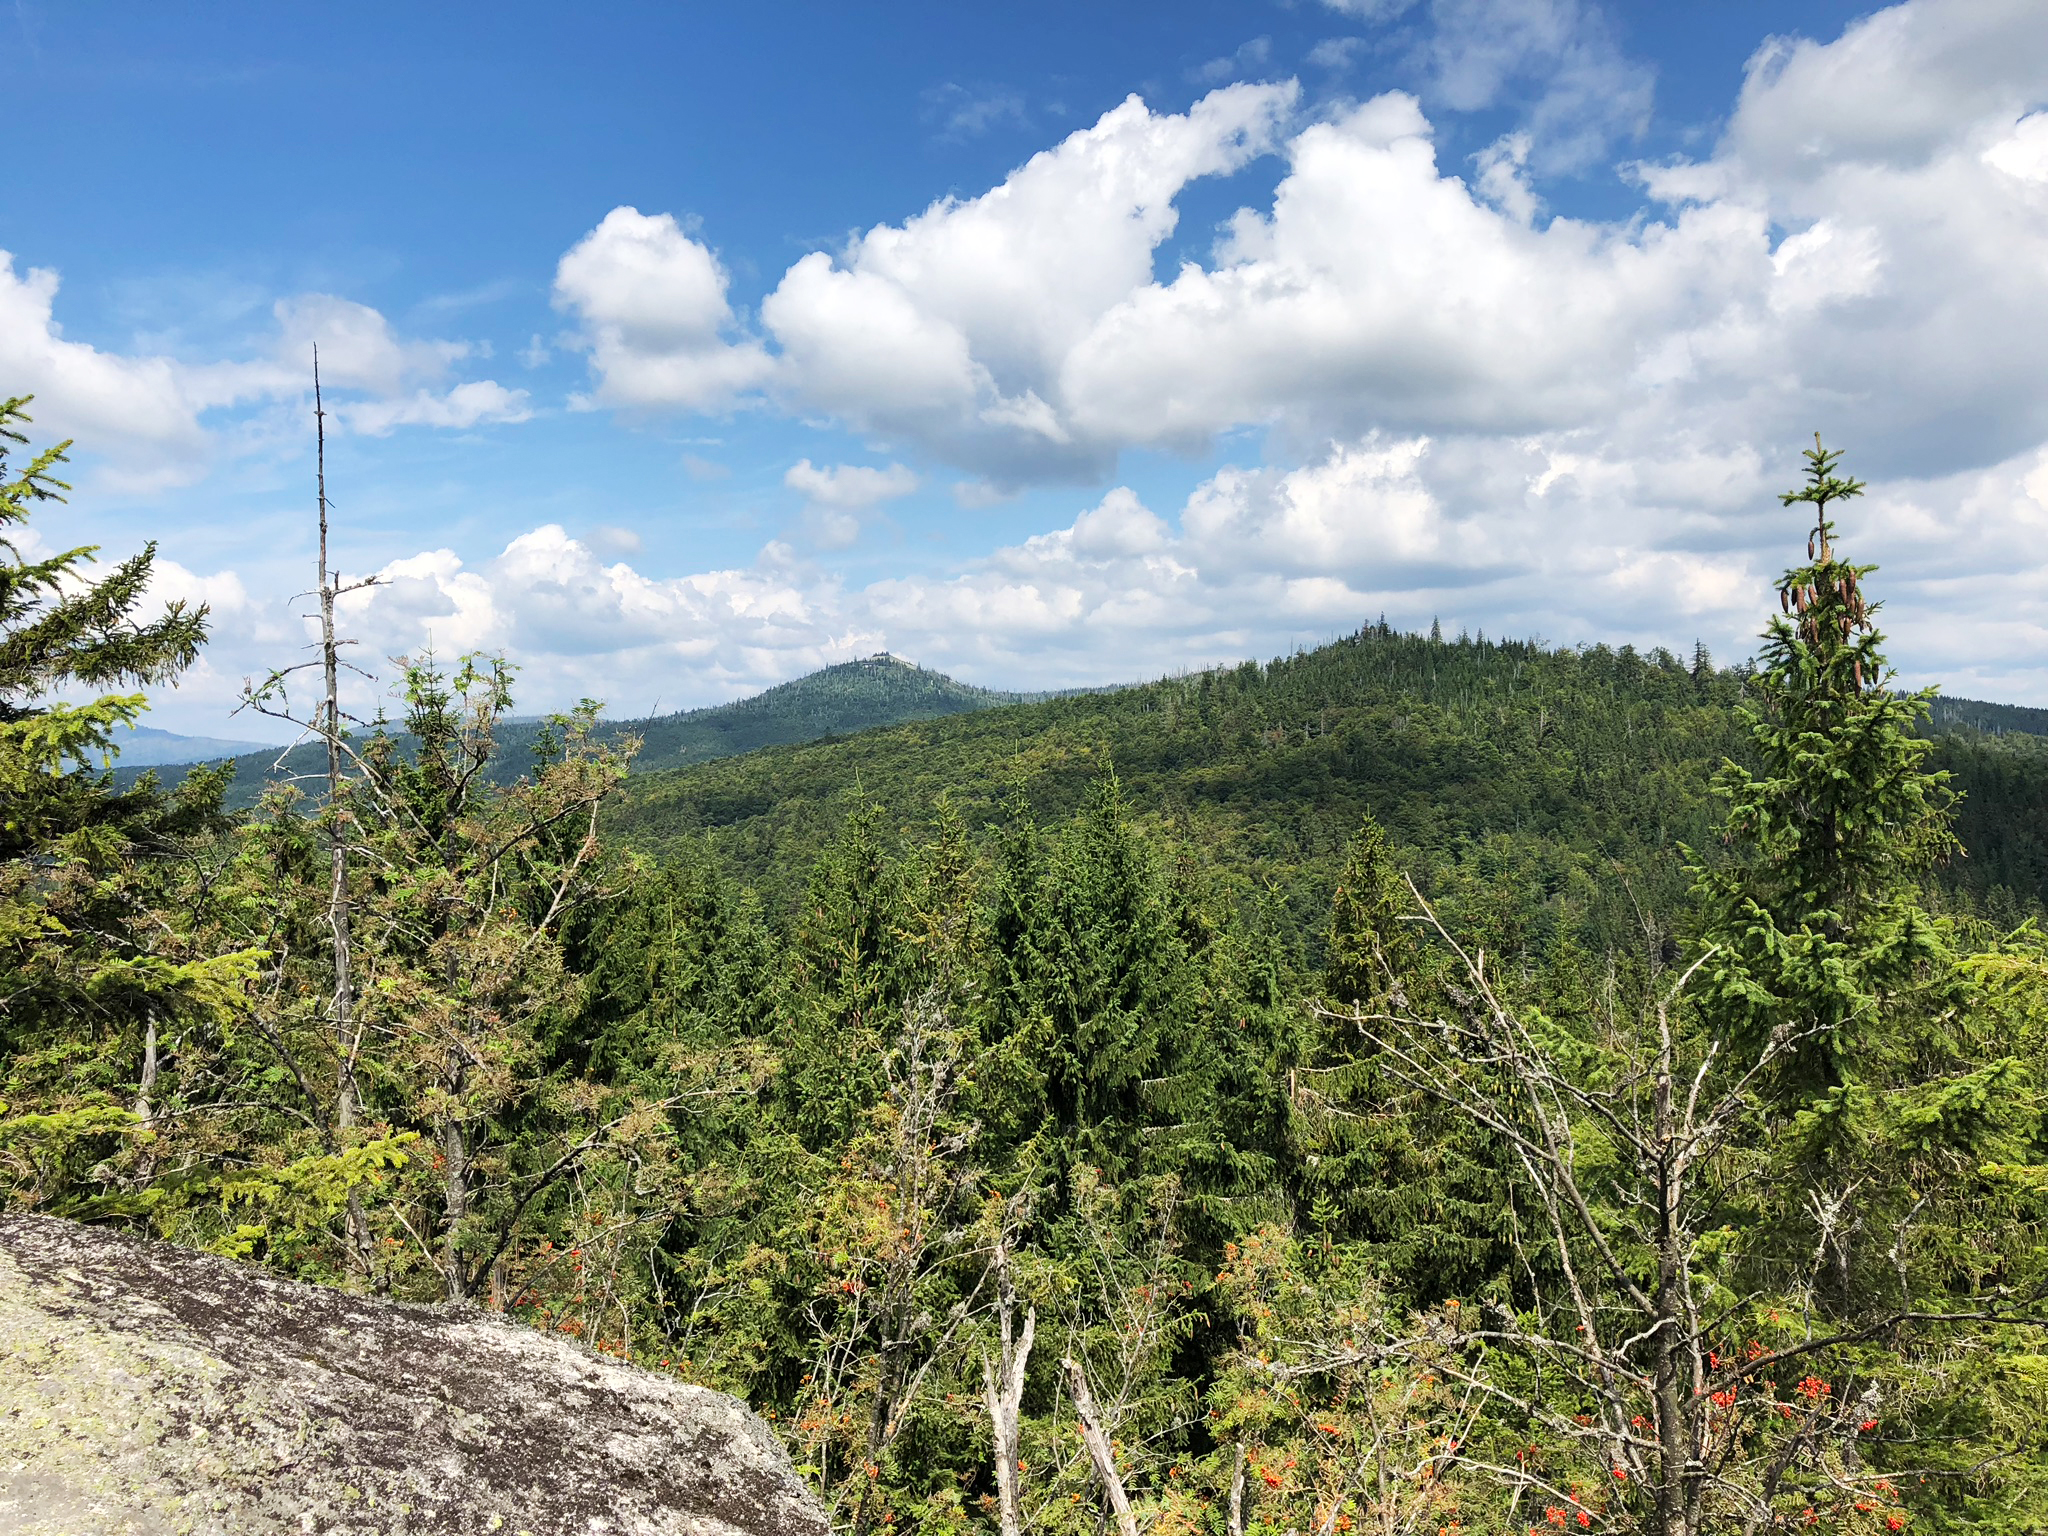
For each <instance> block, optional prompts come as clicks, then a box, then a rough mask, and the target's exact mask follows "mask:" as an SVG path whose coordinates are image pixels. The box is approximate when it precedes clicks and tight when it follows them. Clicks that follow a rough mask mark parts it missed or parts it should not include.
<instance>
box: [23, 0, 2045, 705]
mask: <svg viewBox="0 0 2048 1536" xmlns="http://www.w3.org/2000/svg"><path fill="white" fill-rule="evenodd" d="M7 25H8V26H9V27H10V28H11V31H12V34H13V35H12V37H11V38H10V44H9V52H10V57H11V59H12V60H13V64H14V76H13V82H12V94H13V106H14V111H13V113H12V114H11V116H12V118H13V121H14V123H15V124H16V125H17V130H16V135H15V140H16V141H15V143H14V145H13V149H14V154H13V156H12V157H11V160H10V175H9V177H8V179H7V183H6V185H5V187H4V189H0V249H4V250H5V251H6V252H8V253H9V255H10V264H9V267H8V269H7V272H6V274H5V278H4V281H0V371H4V373H5V374H6V376H5V377H0V390H6V391H9V392H14V391H23V390H34V391H35V392H36V393H37V394H38V397H39V402H38V407H37V409H38V413H39V418H40V420H39V425H40V426H41V427H44V428H47V429H48V430H49V431H50V432H52V433H53V434H62V435H72V436H75V437H77V438H78V440H79V450H78V453H77V460H76V465H75V468H76V470H77V473H76V474H75V475H74V477H73V478H74V480H75V481H76V483H77V487H78V490H77V494H76V495H75V496H74V498H73V500H72V503H71V505H70V506H69V508H68V509H66V510H65V511H64V512H63V513H62V514H61V516H60V518H57V519H52V520H51V524H50V526H49V528H48V530H47V537H48V538H49V539H50V540H51V541H52V542H55V541H58V540H63V541H67V542H69V541H75V540H82V539H92V540H98V541H102V542H104V543H105V544H107V545H108V546H109V547H110V549H111V550H114V551H121V550H125V549H126V548H127V547H129V546H131V545H133V544H134V543H135V542H137V541H138V540H140V539H142V538H145V537H155V538H157V539H158V540H159V541H160V544H161V549H162V554H163V557H164V560H165V563H166V570H165V578H164V581H163V582H162V583H161V591H162V593H163V595H165V596H186V597H190V598H198V599H202V600H208V601H211V602H212V603H213V605H214V608H215V616H216V642H215V645H214V647H213V655H212V657H211V658H210V660H209V663H208V665H207V667H206V668H205V669H203V670H202V672H201V673H199V674H197V675H195V676H194V677H193V678H192V679H191V680H190V682H188V684H187V685H186V686H185V687H183V688H181V689H180V690H178V691H177V692H176V693H174V694H169V695H166V696H165V697H164V698H162V699H161V700H160V701H159V703H158V706H157V711H156V714H155V716H154V718H155V721H156V723H157V724H160V725H168V726H171V727H173V728H177V729H185V730H195V731H197V730H204V731H215V732H219V731H223V730H226V729H228V711H229V710H230V709H231V708H232V704H233V699H234V694H235V691H236V687H237V684H238V683H239V680H240V678H241V677H242V676H243V675H245V674H247V673H249V672H251V671H255V670H259V669H261V668H262V667H264V666H266V665H270V664H274V663H278V662H284V661H288V660H291V659H293V658H294V655H295V648H296V647H297V646H299V645H300V644H302V643H303V639H304V636H303V632H302V629H301V626H300V625H299V624H298V622H297V620H296V619H295V618H294V617H293V611H292V608H291V604H290V599H291V597H292V595H293V594H294V593H295V592H297V591H298V590H299V589H301V588H302V587H303V586H305V585H306V580H307V573H308V569H309V566H310V551H311V540H310V534H311V529H310V523H309V518H308V511H309V506H308V501H309V496H308V491H309V486H310V468H311V463H310V453H309V451H308V450H309V446H310V445H309V443H308V441H307V438H308V421H307V419H306V418H307V407H308V401H307V400H306V399H305V398H304V392H303V388H302V379H301V377H300V375H301V374H302V373H303V371H304V364H303V359H304V357H305V356H306V354H308V353H309V351H310V343H311V342H313V341H315V340H318V341H320V342H321V344H322V346H323V351H324V353H325V355H326V356H327V357H328V359H329V376H330V378H331V379H332V380H333V382H334V385H335V389H334V400H333V402H332V403H334V404H335V405H336V407H337V412H338V415H337V419H336V429H337V430H336V433H335V436H334V438H333V440H332V441H331V443H330V474H331V479H332V484H333V488H334V492H335V497H336V502H337V508H338V511H337V520H338V524H339V526H340V528H341V530H342V531H341V534H340V540H339V543H340V548H341V550H342V553H343V558H344V560H345V561H346V563H347V564H348V567H349V568H350V569H352V570H379V571H382V572H384V573H385V574H386V575H387V576H388V577H389V578H390V581H389V584H388V585H387V586H386V587H385V588H383V589H380V590H379V591H378V592H376V593H375V594H373V595H372V596H371V597H370V598H368V599H367V600H366V601H365V602H364V604H363V605H362V606H361V608H360V609H359V611H358V612H357V613H355V614H354V615H353V616H352V622H353V623H354V624H355V625H356V626H357V628H358V631H359V632H360V633H361V634H362V635H363V638H364V648H365V653H366V654H371V655H375V654H386V653H391V652H395V651H401V650H410V649H415V648H417V647H419V646H421V645H423V644H426V643H429V642H431V643H433V644H435V645H436V646H439V647H441V648H443V649H460V648H464V647H468V646H479V647H484V648H491V649H502V650H505V651H507V652H508V653H509V654H511V655H512V656H513V657H514V659H516V660H517V661H519V662H520V664H521V665H522V667H523V669H524V681H523V685H522V688H523V695H524V696H523V699H522V702H523V703H527V704H530V705H532V706H534V707H542V706H553V705H558V704H562V703H565V702H567V701H569V700H571V699H573V698H575V697H577V696H579V695H581V694H584V693H591V694H596V695H599V696H602V697H605V698H606V699H608V700H609V701H610V703H611V705H612V707H613V709H614V711H615V712H621V713H639V712H643V711H646V710H648V709H650V708H652V707H655V706H656V705H657V704H658V705H659V707H661V708H663V709H667V708H674V707H678V706H683V705H690V704H698V703H705V702H712V701H715V700H718V699H723V698H728V697H733V696H735V695H738V694H742V693H745V692H750V691H752V690H754V689H756V688H758V687H760V686H763V685H765V684H767V683H771V682H774V681H777V680H779V679H781V678H784V677H788V676H793V675H796V674H798V673H801V672H804V671H807V670H810V669H812V668H813V667H815V666H817V665H820V664H823V663H826V662H829V661H833V660H838V659H843V658H844V657H846V656H850V655H857V654H865V653H867V652H869V651H872V650H875V649H879V648H882V647H884V646H886V647H887V648H889V649H892V650H896V651H898V652H901V653H904V654H909V655H912V656H914V657H917V658H919V659H921V660H924V661H927V662H928V663H930V664H932V665H936V666H941V667H944V668H946V669H947V670H950V671H953V672H955V673H956V674H958V675H961V676H964V677H968V678H970V679H972V680H974V681H977V682H984V683H989V684H994V685H1007V686H1052V685H1060V684H1070V683H1089V682H1101V681H1112V680H1118V679H1127V678H1135V677H1141V676H1146V675H1156V674H1158V673H1161V672H1166V671H1172V670H1178V669H1181V668H1185V667H1191V666H1199V665H1205V664H1209V663H1213V662H1217V661H1222V660H1227V659H1231V658H1234V657H1238V656H1242V655H1247V654H1272V653H1273V652H1275V651H1279V650H1284V649H1286V648H1288V647H1290V646H1292V645H1295V644H1302V643H1313V642H1315V641H1317V640H1320V639H1323V638H1326V637H1328V636H1330V635H1333V634H1336V633H1340V632H1342V631H1344V630H1346V629H1349V628H1352V627H1355V625H1356V624H1357V623H1359V622H1361V621H1362V620H1364V619H1366V618H1370V617H1376V616H1377V615H1378V614H1379V613H1380V612H1381V611H1383V610H1384V611H1385V612H1387V613H1388V614H1389V616H1390V617H1393V618H1395V619H1396V620H1397V621H1400V622H1405V623H1411V624H1417V625H1426V624H1427V623H1428V622H1429V619H1430V618H1431V617H1432V616H1433V615H1441V616H1442V617H1443V618H1444V620H1445V622H1446V623H1447V624H1450V625H1453V626H1458V625H1467V626H1471V627H1475V628H1484V629H1486V630H1488V631H1489V632H1494V633H1500V632H1509V633H1535V634H1540V635H1542V636H1544V637H1545V638H1548V639H1550V640H1553V641H1558V642H1572V643H1577V642H1587V641H1599V640H1605V641H1611V642H1616V643H1619V642H1632V643H1635V644H1638V645H1652V644H1658V643H1662V644H1667V645H1670V646H1672V647H1673V648H1681V647H1684V646H1687V645H1689V644H1690V643H1691V642H1692V640H1693V639H1694V638H1696V637H1698V638H1704V639H1706V640H1707V641H1708V643H1709V644H1711V645H1713V646H1714V647H1715V648H1716V649H1717V650H1718V651H1721V652H1722V653H1724V654H1734V653H1739V652H1740V651H1741V650H1742V649H1744V648H1745V645H1746V638H1745V637H1746V636H1748V635H1750V634H1752V633H1753V632H1754V630H1755V628H1756V627H1757V625H1758V623H1759V622H1760V619H1761V617H1762V614H1763V612H1764V602H1765V600H1766V598H1767V597H1768V581H1769V577H1770V576H1771V574H1773V572H1774V571H1775V570H1776V569H1777V568H1778V567H1779V566H1780V565H1782V564H1784V563H1786V561H1787V560H1789V558H1790V557H1791V555H1792V554H1793V552H1794V548H1795V542H1796V541H1795V538H1794V537H1793V531H1792V529H1791V528H1790V527H1789V525H1788V524H1787V522H1786V520H1785V517H1784V516H1783V515H1782V514H1776V513H1774V512H1773V511H1772V508H1773V506H1774V500H1773V497H1772V494H1771V493H1772V492H1774V491H1775V490H1777V489H1780V488H1782V487H1783V485H1785V484H1788V483H1789V477H1790V475H1791V474H1792V472H1793V467H1794V466H1793V458H1794V454H1795V452H1796V448H1797V446H1798V443H1799V441H1800V439H1801V438H1802V437H1803V435H1804V434H1806V433H1809V432H1811V431H1812V430H1813V429H1814V428H1816V427H1819V428H1821V429H1823V430H1826V431H1827V432H1828V433H1829V434H1830V436H1831V437H1832V438H1836V439H1839V440H1841V441H1842V442H1843V444H1844V445H1845V446H1847V447H1848V448H1850V449H1851V451H1852V454H1853V458H1852V461H1851V462H1852V467H1855V468H1857V469H1858V470H1859V472H1861V473H1863V474H1865V475H1866V476H1867V477H1868V478H1870V479H1871V480H1872V482H1873V495H1872V496H1871V498H1870V499H1869V501H1867V502H1866V503H1865V509H1867V511H1866V513H1865V515H1864V518H1863V521H1862V523H1861V525H1860V526H1859V527H1856V528H1855V529H1854V531H1855V532H1856V533H1857V534H1858V535H1859V536H1860V537H1861V538H1863V539H1864V540H1865V543H1864V544H1863V546H1862V547H1863V548H1865V549H1867V550H1868V552H1869V556H1870V557H1871V558H1874V559H1878V560H1881V561H1882V562H1884V564H1885V566H1886V568H1887V569H1886V575H1885V576H1884V577H1881V578H1880V583H1879V584H1880V586H1881V588H1882V589H1883V590H1885V591H1886V592H1887V593H1888V594H1889V595H1890V596H1891V598H1892V614H1891V624H1892V628H1893V631H1894V633H1895V635H1896V637H1897V638H1896V643H1895V645H1894V659H1895V661H1896V662H1898V664H1899V665H1900V666H1901V669H1902V672H1903V674H1904V675H1905V676H1906V677H1907V679H1908V680H1910V681H1916V682H1917V681H1921V680H1930V681H1932V680H1940V681H1944V682H1946V683H1947V685H1948V686H1949V687H1950V688H1951V690H1952V691H1956V692H1961V693H1971V694H1976V695H1979V696H1988V697H1998V698H2010V699H2016V700H2025V701H2028V702H2037V703H2038V702H2048V667H2044V665H2043V662H2042V659H2041V657H2042V643H2041V642H2042V640H2043V639H2044V638H2048V635H2044V626H2048V549H2044V547H2043V546H2044V543H2048V541H2044V540H2043V539H2042V537H2041V535H2042V533H2043V532H2044V529H2048V525H2044V522H2043V514H2044V509H2048V468H2044V466H2048V457H2044V445H2048V414H2044V412H2048V406H2044V403H2043V402H2042V401H2041V400H2040V399H2039V396H2040V394H2041V391H2040V390H2039V387H2038V380H2037V375H2038V369H2037V368H2036V367H2035V366H2034V365H2033V363H2032V361H2031V360H2032V359H2037V358H2038V357H2039V356H2040V355H2042V345H2041V344H2042V342H2043V341H2044V340H2048V334H2044V332H2048V298H2044V296H2043V294H2042V292H2041V288H2042V283H2041V278H2042V274H2043V272H2044V271H2048V265H2044V262H2048V127H2044V122H2048V120H2044V119H2043V118H2042V117H2041V116H2040V115H2039V114H2040V112H2041V109H2042V107H2043V106H2044V105H2048V16H2044V15H2043V13H2042V12H2041V8H2040V7H2038V6H2037V5H2028V4H2018V3H1998V0H1908V3H1907V4H1905V5H1901V6H1897V7H1893V8H1890V9H1887V10H1881V11H1871V10H1869V9H1868V8H1861V9H1859V8H1855V7H1850V6H1842V5H1828V4H1812V5H1772V6H1765V5H1762V4H1749V3H1725V4H1724V3H1717V4H1713V5H1685V6H1671V5H1631V6H1623V5H1609V6H1605V7H1596V6H1594V5H1590V4H1582V3H1577V0H1436V3H1430V0H1419V3H1410V4H1405V5H1404V4H1401V3H1399V0H1343V3H1337V0H1296V3H1292V4H1284V5H1283V4H1274V3H1266V0H1245V3H1237V4H1226V3H1189V4H1178V5H1173V6H1165V5H1153V6H1142V7H1141V6H1103V5H1099V4H1098V5H1089V6H1082V5H1067V4H1041V5H1037V6H1032V7H1019V8H1009V9H1007V10H1004V11H1001V12H999V11H998V10H997V8H993V7H962V6H952V5H949V6H940V5H907V4H898V5H877V6H867V7H857V8H856V7H843V6H823V5H818V6H809V5H805V6H796V5H787V6H778V5H762V6H755V7H745V8H712V7H699V6H678V5H667V6H652V5H649V6H632V5H607V6H604V7H588V8H581V9H580V10H573V11H570V10H564V9H563V8H560V7H547V8H543V7H539V6H526V5H502V4H501V5H494V6H489V7H484V6H418V5H413V6H406V7H399V6H384V5H364V6H357V7H353V8H349V9H347V10H334V9H331V8H330V9H325V10H315V9H314V8H310V7H280V6H270V5H235V4H214V5H209V6H205V7H197V8H184V9H179V10H175V11H174V10H172V9H170V8H165V7H160V6H149V5H141V4H104V5H95V6H92V7H78V6H68V7H58V6H40V5H35V4H22V5H17V6H16V7H15V8H14V9H13V11H12V13H11V17H10V18H9V20H8V22H7ZM1133 96H1135V97H1136V98H1138V104H1134V105H1130V106H1125V105H1123V104H1124V103H1125V102H1126V101H1127V98H1131V97H1133ZM1034 156H1037V157H1040V158H1039V159H1037V160H1034V159H1033V157H1034ZM36 274H40V275H36ZM243 728H245V729H246V717H245V720H244V723H243ZM258 734H261V732H258Z"/></svg>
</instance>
